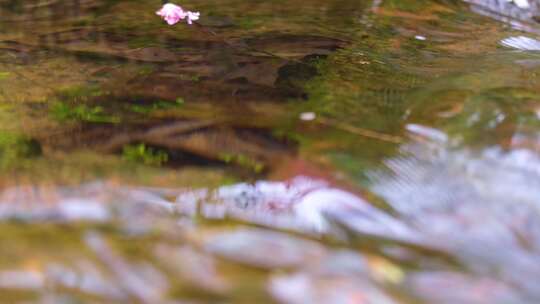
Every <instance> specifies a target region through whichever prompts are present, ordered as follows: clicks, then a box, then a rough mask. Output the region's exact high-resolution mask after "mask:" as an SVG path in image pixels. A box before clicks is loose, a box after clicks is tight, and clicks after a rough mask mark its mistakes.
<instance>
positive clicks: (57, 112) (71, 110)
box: [50, 102, 120, 123]
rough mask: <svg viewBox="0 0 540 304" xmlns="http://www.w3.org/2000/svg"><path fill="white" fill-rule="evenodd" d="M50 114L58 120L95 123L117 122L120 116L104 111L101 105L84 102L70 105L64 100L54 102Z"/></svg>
mask: <svg viewBox="0 0 540 304" xmlns="http://www.w3.org/2000/svg"><path fill="white" fill-rule="evenodd" d="M50 115H51V116H52V117H53V118H54V119H56V120H58V121H61V122H63V121H69V120H73V121H86V122H95V123H119V122H120V118H119V117H117V116H114V115H110V114H107V113H105V111H104V109H103V107H101V106H88V105H84V104H79V105H71V104H69V103H66V102H55V103H54V104H53V105H52V107H51V109H50Z"/></svg>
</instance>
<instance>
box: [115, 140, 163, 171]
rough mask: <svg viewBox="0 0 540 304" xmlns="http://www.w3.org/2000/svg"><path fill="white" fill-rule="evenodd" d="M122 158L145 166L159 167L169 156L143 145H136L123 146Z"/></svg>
mask: <svg viewBox="0 0 540 304" xmlns="http://www.w3.org/2000/svg"><path fill="white" fill-rule="evenodd" d="M122 158H124V159H125V160H127V161H132V162H138V163H143V164H145V165H154V166H161V165H162V164H164V163H166V162H167V161H168V160H169V155H168V154H167V152H165V151H163V150H158V149H155V148H151V147H147V146H146V145H145V144H137V145H127V146H125V147H124V149H123V151H122Z"/></svg>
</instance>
